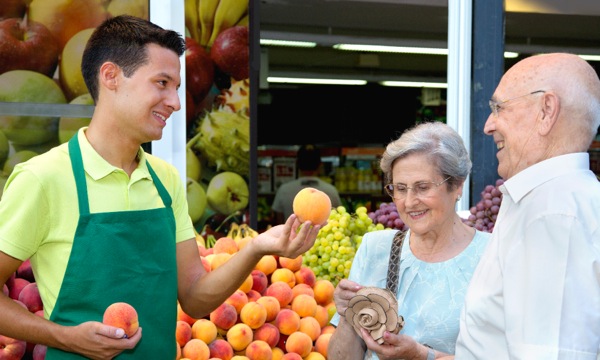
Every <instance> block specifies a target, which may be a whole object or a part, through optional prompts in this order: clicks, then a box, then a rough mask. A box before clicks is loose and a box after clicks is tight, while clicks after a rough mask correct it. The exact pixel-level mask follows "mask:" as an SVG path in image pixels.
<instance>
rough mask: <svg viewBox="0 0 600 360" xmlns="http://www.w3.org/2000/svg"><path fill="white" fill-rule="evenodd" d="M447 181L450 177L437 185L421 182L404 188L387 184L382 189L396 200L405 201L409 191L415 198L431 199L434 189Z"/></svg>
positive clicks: (400, 185) (399, 185) (403, 186)
mask: <svg viewBox="0 0 600 360" xmlns="http://www.w3.org/2000/svg"><path fill="white" fill-rule="evenodd" d="M448 179H450V176H448V177H447V178H445V179H444V180H442V181H440V182H439V183H435V182H430V181H423V182H418V183H416V184H414V185H413V186H412V187H411V186H406V185H405V184H387V185H385V186H384V187H383V188H384V189H385V192H386V193H387V194H388V195H389V196H391V197H392V198H393V199H396V200H404V199H406V196H407V195H408V190H409V189H410V190H412V191H413V194H414V195H415V196H416V197H418V198H421V199H422V198H427V197H431V196H432V195H433V192H434V191H435V189H436V188H437V187H438V186H440V185H442V184H443V183H445V182H446V181H448Z"/></svg>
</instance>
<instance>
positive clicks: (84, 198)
mask: <svg viewBox="0 0 600 360" xmlns="http://www.w3.org/2000/svg"><path fill="white" fill-rule="evenodd" d="M77 136H78V133H75V135H73V137H72V138H71V140H69V155H70V157H71V167H72V168H73V175H74V176H75V185H76V186H77V198H78V199H79V214H80V215H89V213H90V204H89V199H88V193H87V184H86V182H85V171H83V160H82V159H81V149H79V139H78V138H77Z"/></svg>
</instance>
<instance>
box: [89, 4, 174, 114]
mask: <svg viewBox="0 0 600 360" xmlns="http://www.w3.org/2000/svg"><path fill="white" fill-rule="evenodd" d="M148 44H157V45H159V46H161V47H164V48H167V49H170V50H173V52H175V53H176V54H177V55H178V56H181V55H183V53H184V52H185V39H184V38H183V37H182V36H181V35H180V34H179V33H177V32H176V31H173V30H165V29H163V28H161V27H160V26H158V25H156V24H153V23H151V22H150V21H148V20H144V19H141V18H138V17H135V16H130V15H120V16H116V17H114V18H110V19H108V20H106V21H104V22H103V23H102V24H100V26H98V27H97V28H96V30H94V32H93V33H92V36H91V37H90V39H89V40H88V42H87V45H86V48H85V50H84V52H83V58H82V61H81V72H82V74H83V79H84V80H85V85H86V86H87V88H88V90H89V92H90V95H91V96H92V98H93V99H94V102H96V101H97V100H98V74H99V72H100V66H102V64H103V63H105V62H107V61H111V62H114V63H115V64H117V65H118V66H119V67H121V69H123V73H124V74H125V76H126V77H130V76H131V75H132V74H133V73H134V72H135V71H136V70H137V69H138V68H139V67H140V66H142V65H145V64H146V63H147V62H148V51H147V45H148Z"/></svg>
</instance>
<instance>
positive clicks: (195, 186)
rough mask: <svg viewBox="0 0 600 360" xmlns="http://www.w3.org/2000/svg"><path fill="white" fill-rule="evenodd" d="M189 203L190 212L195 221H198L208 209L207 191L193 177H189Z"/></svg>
mask: <svg viewBox="0 0 600 360" xmlns="http://www.w3.org/2000/svg"><path fill="white" fill-rule="evenodd" d="M186 185H187V203H188V212H189V215H190V218H191V219H192V222H193V223H196V222H198V221H199V220H200V219H201V218H202V215H204V211H205V210H206V203H207V198H206V191H204V188H203V187H202V185H200V183H198V182H197V181H196V180H194V179H192V178H189V177H188V178H187V183H186Z"/></svg>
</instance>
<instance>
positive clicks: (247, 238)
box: [235, 236, 254, 250]
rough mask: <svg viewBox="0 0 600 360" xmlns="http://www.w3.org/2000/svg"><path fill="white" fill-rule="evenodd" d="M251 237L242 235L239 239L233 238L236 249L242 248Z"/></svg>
mask: <svg viewBox="0 0 600 360" xmlns="http://www.w3.org/2000/svg"><path fill="white" fill-rule="evenodd" d="M252 239H254V238H253V237H252V236H244V237H243V238H241V239H235V242H236V243H237V246H238V249H240V250H242V249H243V248H244V247H245V246H246V245H248V244H249V243H250V241H252Z"/></svg>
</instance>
